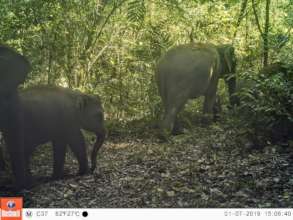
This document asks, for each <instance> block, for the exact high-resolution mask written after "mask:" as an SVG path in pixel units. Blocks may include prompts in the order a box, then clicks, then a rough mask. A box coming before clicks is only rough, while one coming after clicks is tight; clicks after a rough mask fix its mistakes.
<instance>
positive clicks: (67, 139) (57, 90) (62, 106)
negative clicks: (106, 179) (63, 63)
mask: <svg viewBox="0 0 293 220" xmlns="http://www.w3.org/2000/svg"><path fill="white" fill-rule="evenodd" d="M19 96H20V105H21V106H22V116H23V122H24V123H23V124H24V158H25V172H26V176H27V177H31V174H30V168H29V165H30V158H31V155H32V153H33V151H34V149H35V148H36V147H37V146H38V145H40V144H44V143H46V142H52V145H53V157H54V166H53V178H54V179H60V178H62V177H63V169H64V161H65V153H66V147H67V145H68V146H69V147H70V149H71V150H72V152H73V153H74V155H75V157H76V158H77V160H78V163H79V174H80V175H83V174H86V173H88V171H89V167H88V160H87V153H86V146H85V141H84V137H83V134H82V132H81V129H84V130H87V131H90V132H93V133H95V134H96V137H97V140H96V142H95V144H94V147H93V150H92V153H91V162H92V165H91V171H94V169H95V167H96V157H97V152H98V150H99V148H100V147H101V146H102V144H103V142H104V139H105V133H106V132H105V128H104V115H103V108H102V105H101V101H100V99H99V98H98V97H97V96H93V95H87V94H83V93H81V92H79V91H73V90H71V89H67V88H61V87H48V86H38V87H34V88H30V89H26V90H24V91H21V92H20V93H19ZM28 187H29V186H28Z"/></svg>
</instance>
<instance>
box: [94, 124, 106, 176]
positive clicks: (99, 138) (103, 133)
mask: <svg viewBox="0 0 293 220" xmlns="http://www.w3.org/2000/svg"><path fill="white" fill-rule="evenodd" d="M105 137H106V130H105V129H102V131H100V132H99V133H97V134H96V142H95V144H94V147H93V151H92V154H91V163H92V166H91V172H94V171H95V169H96V166H97V155H98V151H99V149H100V148H101V146H102V145H103V143H104V141H105Z"/></svg>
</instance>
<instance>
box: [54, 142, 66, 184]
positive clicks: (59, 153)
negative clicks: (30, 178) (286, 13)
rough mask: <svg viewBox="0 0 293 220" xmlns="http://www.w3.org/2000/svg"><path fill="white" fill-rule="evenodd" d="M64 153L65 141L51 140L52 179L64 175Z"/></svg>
mask: <svg viewBox="0 0 293 220" xmlns="http://www.w3.org/2000/svg"><path fill="white" fill-rule="evenodd" d="M65 154H66V142H64V141H60V140H58V141H57V140H55V141H53V157H54V165H53V175H52V178H53V179H61V178H63V176H64V162H65Z"/></svg>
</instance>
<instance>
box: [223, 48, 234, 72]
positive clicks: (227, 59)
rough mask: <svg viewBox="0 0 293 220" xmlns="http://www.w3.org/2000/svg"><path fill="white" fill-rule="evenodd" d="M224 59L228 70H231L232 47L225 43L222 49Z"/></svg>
mask: <svg viewBox="0 0 293 220" xmlns="http://www.w3.org/2000/svg"><path fill="white" fill-rule="evenodd" d="M224 59H225V62H226V64H227V66H228V69H229V72H232V70H233V59H234V47H233V46H231V45H227V46H226V48H225V49H224Z"/></svg>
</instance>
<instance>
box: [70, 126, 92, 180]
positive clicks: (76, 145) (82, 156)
mask: <svg viewBox="0 0 293 220" xmlns="http://www.w3.org/2000/svg"><path fill="white" fill-rule="evenodd" d="M71 135H72V137H71V138H70V141H69V147H70V149H71V150H72V152H73V154H74V155H75V157H76V158H77V161H78V164H79V172H78V174H79V175H84V174H86V173H88V171H89V166H88V159H87V153H86V146H85V141H84V137H83V135H82V133H81V131H80V130H79V129H77V130H76V131H75V132H72V134H71ZM73 137H74V138H73Z"/></svg>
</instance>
